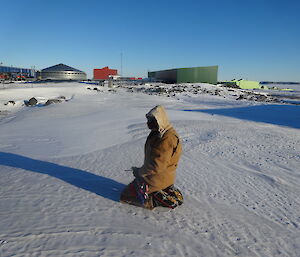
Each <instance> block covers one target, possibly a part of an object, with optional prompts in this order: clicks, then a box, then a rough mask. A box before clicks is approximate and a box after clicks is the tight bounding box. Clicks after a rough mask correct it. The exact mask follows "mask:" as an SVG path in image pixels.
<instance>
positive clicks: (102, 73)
mask: <svg viewBox="0 0 300 257" xmlns="http://www.w3.org/2000/svg"><path fill="white" fill-rule="evenodd" d="M117 74H118V70H113V69H109V68H108V67H104V68H102V69H94V79H95V80H105V79H109V76H110V75H112V76H114V75H117Z"/></svg>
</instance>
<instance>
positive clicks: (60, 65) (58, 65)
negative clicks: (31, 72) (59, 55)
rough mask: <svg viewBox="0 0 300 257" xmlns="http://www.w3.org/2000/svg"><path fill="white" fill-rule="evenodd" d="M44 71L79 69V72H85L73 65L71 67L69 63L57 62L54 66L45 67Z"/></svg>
mask: <svg viewBox="0 0 300 257" xmlns="http://www.w3.org/2000/svg"><path fill="white" fill-rule="evenodd" d="M42 71H46V72H48V71H77V72H83V71H81V70H77V69H75V68H72V67H70V66H68V65H65V64H63V63H60V64H56V65H54V66H51V67H48V68H45V69H43V70H42Z"/></svg>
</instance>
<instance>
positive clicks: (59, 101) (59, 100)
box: [45, 98, 62, 106]
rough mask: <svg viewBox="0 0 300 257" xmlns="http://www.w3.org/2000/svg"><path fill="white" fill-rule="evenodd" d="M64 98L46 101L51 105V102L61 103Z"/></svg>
mask: <svg viewBox="0 0 300 257" xmlns="http://www.w3.org/2000/svg"><path fill="white" fill-rule="evenodd" d="M61 102H62V100H61V99H58V98H57V99H49V100H48V101H47V102H46V103H45V106H47V105H50V104H57V103H61Z"/></svg>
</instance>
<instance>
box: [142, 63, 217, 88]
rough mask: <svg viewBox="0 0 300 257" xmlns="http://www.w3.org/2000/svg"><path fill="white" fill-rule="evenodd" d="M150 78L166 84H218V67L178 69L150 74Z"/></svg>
mask: <svg viewBox="0 0 300 257" xmlns="http://www.w3.org/2000/svg"><path fill="white" fill-rule="evenodd" d="M148 78H153V79H156V80H160V81H162V82H165V83H209V84H215V85H216V84H217V83H218V66H207V67H193V68H178V69H171V70H161V71H152V72H148Z"/></svg>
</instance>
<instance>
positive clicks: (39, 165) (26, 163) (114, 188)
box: [0, 152, 125, 201]
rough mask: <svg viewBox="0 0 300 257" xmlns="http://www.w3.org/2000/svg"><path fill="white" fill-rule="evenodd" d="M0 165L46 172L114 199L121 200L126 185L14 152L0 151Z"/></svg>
mask: <svg viewBox="0 0 300 257" xmlns="http://www.w3.org/2000/svg"><path fill="white" fill-rule="evenodd" d="M0 165H4V166H9V167H14V168H20V169H24V170H28V171H32V172H36V173H41V174H46V175H49V176H52V177H55V178H58V179H60V180H62V181H65V182H67V183H69V184H71V185H73V186H76V187H79V188H82V189H85V190H87V191H90V192H92V193H95V194H97V195H99V196H102V197H104V198H108V199H110V200H113V201H119V196H120V193H121V191H122V190H123V188H124V187H125V185H124V184H121V183H119V182H117V181H115V180H112V179H110V178H105V177H102V176H99V175H95V174H93V173H89V172H87V171H83V170H79V169H74V168H70V167H65V166H61V165H58V164H55V163H51V162H46V161H40V160H35V159H31V158H28V157H25V156H21V155H17V154H12V153H5V152H0Z"/></svg>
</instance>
